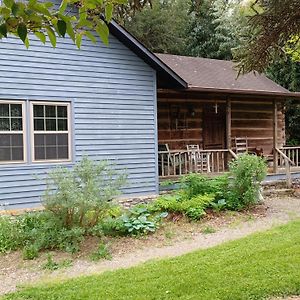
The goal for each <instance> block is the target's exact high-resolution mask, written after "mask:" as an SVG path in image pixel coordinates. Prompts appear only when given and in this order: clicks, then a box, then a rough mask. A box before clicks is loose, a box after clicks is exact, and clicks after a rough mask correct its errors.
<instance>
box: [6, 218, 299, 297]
mask: <svg viewBox="0 0 300 300" xmlns="http://www.w3.org/2000/svg"><path fill="white" fill-rule="evenodd" d="M288 294H294V295H296V294H300V221H296V222H292V223H290V224H288V225H286V226H282V227H277V228H275V229H273V230H270V231H267V232H265V233H261V234H255V235H252V236H250V237H247V238H244V239H241V240H237V241H234V242H229V243H226V244H223V245H221V246H217V247H214V248H211V249H208V250H201V251H197V252H194V253H191V254H188V255H184V256H181V257H178V258H175V259H168V260H161V261H156V262H150V263H147V264H143V265H141V266H139V267H135V268H131V269H126V270H118V271H114V272H106V273H103V274H102V275H98V276H90V277H83V278H78V279H74V280H69V281H66V282H63V283H61V284H55V285H54V284H53V285H45V286H39V287H35V288H27V289H25V290H23V291H21V292H18V293H15V294H11V295H8V296H7V297H6V298H5V299H14V300H17V299H43V300H47V299H53V300H54V299H55V300H56V299H72V300H73V299H80V300H83V299H89V300H93V299H101V300H107V299H118V300H119V299H126V300H129V299H138V300H144V299H155V300H157V299H199V300H204V299H209V300H214V299H232V300H236V299H265V298H269V297H270V296H274V295H288Z"/></svg>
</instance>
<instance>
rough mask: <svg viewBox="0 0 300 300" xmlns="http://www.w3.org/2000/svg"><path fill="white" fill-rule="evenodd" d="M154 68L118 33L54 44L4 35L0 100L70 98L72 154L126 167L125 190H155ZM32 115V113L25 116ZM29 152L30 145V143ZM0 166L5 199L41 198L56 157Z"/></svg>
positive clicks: (12, 202) (26, 203)
mask: <svg viewBox="0 0 300 300" xmlns="http://www.w3.org/2000/svg"><path fill="white" fill-rule="evenodd" d="M155 80H156V76H155V72H154V70H152V69H151V68H150V67H149V66H148V65H147V64H145V63H144V62H143V61H142V60H141V59H140V58H138V57H137V56H136V55H135V54H134V53H133V52H131V51H130V50H129V49H128V48H127V47H125V46H124V45H123V44H122V43H120V42H119V41H118V40H117V39H115V38H114V37H113V36H111V37H110V44H109V46H108V47H107V46H104V45H103V44H99V43H98V44H97V45H94V44H92V43H90V42H88V41H86V40H84V42H83V46H82V49H81V50H77V49H76V47H75V46H74V45H73V43H72V42H71V41H70V40H68V39H61V40H60V41H59V43H58V46H57V48H56V49H53V48H51V46H50V45H42V44H40V42H38V41H36V40H35V39H34V38H33V39H32V40H31V46H30V48H29V50H26V49H25V48H24V46H23V45H22V44H21V42H20V41H19V40H18V39H16V38H9V39H3V40H1V41H0V82H1V87H0V99H5V100H9V99H11V100H29V101H30V100H34V101H39V100H40V101H70V102H71V106H72V110H73V115H74V120H73V121H72V123H73V124H72V126H73V134H74V145H73V151H74V161H73V162H71V163H68V164H59V165H60V166H66V167H71V166H73V165H74V163H75V162H76V161H79V160H80V159H81V158H82V157H83V156H84V155H88V156H89V157H91V158H92V159H94V160H108V161H109V162H111V163H112V164H114V168H115V169H116V170H118V171H119V172H126V173H127V174H128V181H127V184H126V187H124V194H128V195H145V194H154V193H156V192H157V178H156V172H157V170H156V151H155V149H156V115H155V114H156V86H155ZM28 121H29V120H28ZM28 151H30V149H28ZM28 161H29V162H28V163H26V164H16V165H0V204H2V205H3V204H4V205H7V204H8V205H9V208H10V209H15V208H22V207H24V208H25V207H35V206H38V205H40V201H41V195H42V194H43V191H44V189H45V178H46V177H47V174H48V172H49V171H50V170H51V169H53V168H54V167H56V166H57V164H32V163H31V162H30V154H28Z"/></svg>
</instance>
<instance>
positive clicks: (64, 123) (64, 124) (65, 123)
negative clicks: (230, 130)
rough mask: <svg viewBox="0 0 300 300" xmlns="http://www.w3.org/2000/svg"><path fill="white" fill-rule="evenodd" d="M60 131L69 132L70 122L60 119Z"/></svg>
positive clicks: (58, 122)
mask: <svg viewBox="0 0 300 300" xmlns="http://www.w3.org/2000/svg"><path fill="white" fill-rule="evenodd" d="M57 124H58V131H67V130H68V121H67V119H58V121H57Z"/></svg>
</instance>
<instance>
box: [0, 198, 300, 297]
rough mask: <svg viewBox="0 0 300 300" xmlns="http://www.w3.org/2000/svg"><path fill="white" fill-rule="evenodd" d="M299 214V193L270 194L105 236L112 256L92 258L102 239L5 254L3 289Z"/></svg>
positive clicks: (120, 263) (119, 263)
mask: <svg viewBox="0 0 300 300" xmlns="http://www.w3.org/2000/svg"><path fill="white" fill-rule="evenodd" d="M299 216H300V201H299V199H297V198H269V199H266V201H265V203H264V204H261V205H258V206H256V207H255V208H253V209H251V210H248V211H244V212H221V213H219V214H216V213H208V214H207V216H206V217H204V218H203V219H202V220H201V221H198V222H190V221H188V220H186V219H185V218H182V219H179V220H177V221H176V222H173V221H168V220H165V221H164V224H163V225H162V227H161V228H160V229H159V230H158V231H156V232H155V233H153V234H151V235H147V236H142V237H105V243H106V244H107V245H108V247H109V252H110V254H111V260H106V259H102V260H99V261H98V262H95V261H92V260H91V259H90V255H91V253H93V252H94V251H95V249H96V248H97V245H98V243H99V240H100V238H97V237H93V238H88V239H86V240H85V241H84V242H83V244H82V245H81V251H79V252H78V253H75V254H68V253H65V252H60V251H50V252H49V251H44V252H42V253H41V254H40V256H39V257H38V258H36V259H35V260H30V261H28V260H23V259H22V255H21V252H20V251H16V252H12V253H9V254H6V255H0V266H1V267H0V280H1V283H2V284H1V286H0V293H6V292H9V291H13V290H15V289H16V287H17V286H19V285H22V284H29V283H31V284H33V283H36V282H39V281H48V280H58V279H62V278H70V277H77V276H80V275H87V274H93V273H98V272H102V271H105V270H113V269H117V268H123V267H130V266H133V265H137V264H139V263H141V262H144V261H147V260H150V259H154V258H163V257H170V256H177V255H181V254H184V253H187V252H190V251H193V250H196V249H200V248H207V247H211V246H214V245H217V244H219V243H223V242H225V241H228V240H232V239H236V238H240V237H242V236H245V235H248V234H250V233H252V232H255V231H260V230H264V229H268V228H270V227H272V226H274V225H276V224H281V223H285V222H288V221H289V220H292V219H295V218H297V217H299ZM49 253H51V256H52V258H53V261H55V262H56V263H58V264H59V266H58V269H55V268H54V269H51V268H50V269H45V268H44V267H45V265H46V264H47V259H48V254H49Z"/></svg>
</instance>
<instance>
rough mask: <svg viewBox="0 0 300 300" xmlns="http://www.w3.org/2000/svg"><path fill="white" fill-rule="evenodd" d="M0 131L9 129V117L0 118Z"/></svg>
mask: <svg viewBox="0 0 300 300" xmlns="http://www.w3.org/2000/svg"><path fill="white" fill-rule="evenodd" d="M0 131H9V119H8V118H0Z"/></svg>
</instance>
